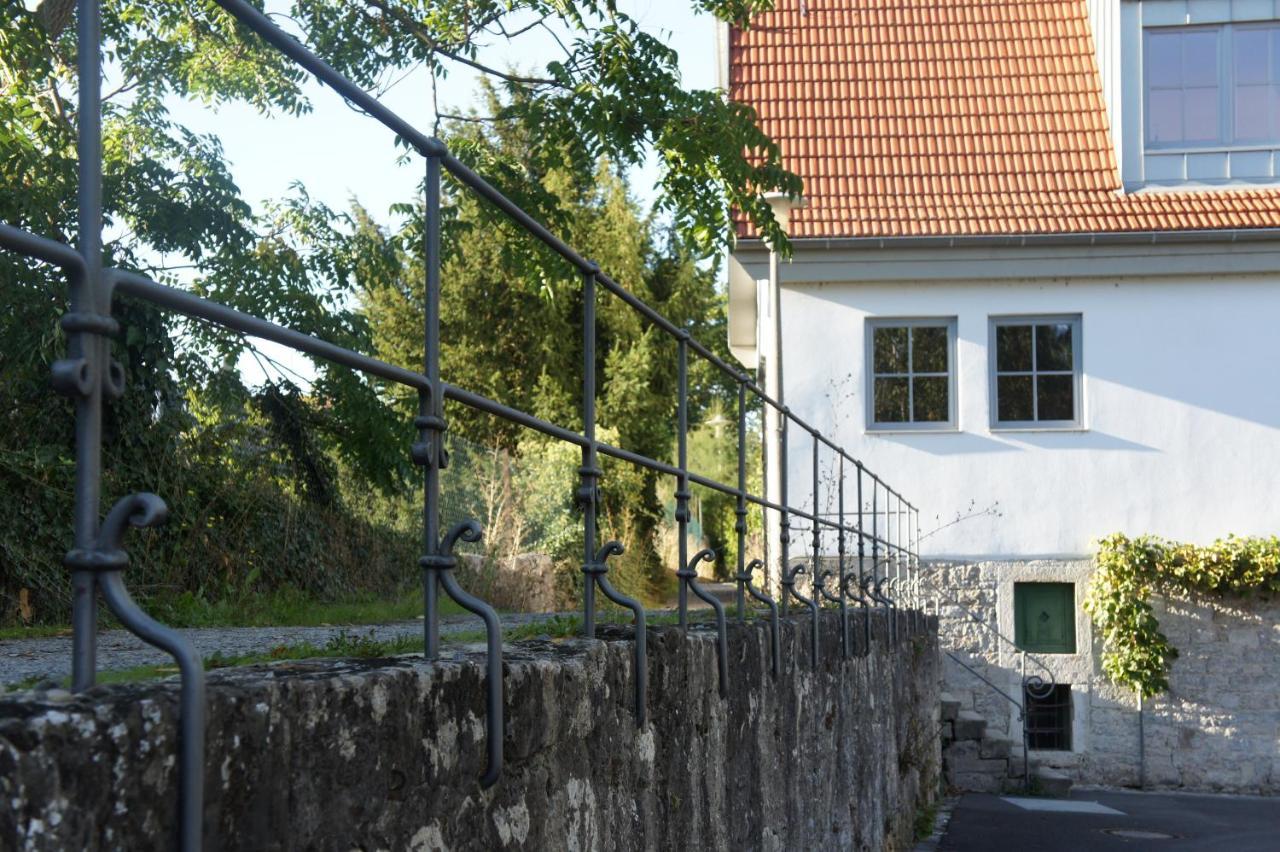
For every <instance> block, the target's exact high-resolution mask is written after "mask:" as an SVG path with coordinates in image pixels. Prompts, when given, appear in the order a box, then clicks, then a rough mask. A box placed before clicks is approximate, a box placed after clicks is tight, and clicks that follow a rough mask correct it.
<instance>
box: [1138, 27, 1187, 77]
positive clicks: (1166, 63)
mask: <svg viewBox="0 0 1280 852" xmlns="http://www.w3.org/2000/svg"><path fill="white" fill-rule="evenodd" d="M1181 41H1182V35H1181V34H1180V33H1169V32H1149V33H1147V44H1146V48H1147V85H1148V86H1159V87H1168V86H1181V85H1182V49H1181Z"/></svg>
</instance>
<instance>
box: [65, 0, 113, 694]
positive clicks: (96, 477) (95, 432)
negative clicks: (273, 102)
mask: <svg viewBox="0 0 1280 852" xmlns="http://www.w3.org/2000/svg"><path fill="white" fill-rule="evenodd" d="M99 6H100V4H99V0H80V4H79V11H78V17H79V21H78V33H77V37H78V42H77V50H78V52H79V67H78V73H79V79H78V81H77V84H78V86H79V95H78V97H79V110H78V112H77V115H76V155H77V157H78V159H79V162H78V164H77V171H78V175H77V178H78V180H79V190H78V192H79V199H78V200H79V207H80V209H79V211H78V217H79V234H78V237H77V239H78V242H79V248H80V254H81V256H82V257H83V258H84V277H83V279H81V280H78V281H75V280H73V281H72V285H71V316H77V317H82V318H85V319H86V320H89V321H87V322H82V323H81V324H80V327H79V328H74V329H73V328H68V326H67V322H66V320H67V319H68V317H64V318H63V328H64V329H66V330H67V332H68V334H69V335H70V338H71V339H70V345H69V347H68V355H69V358H68V362H69V363H72V364H74V363H75V362H77V361H81V360H82V363H83V367H82V370H83V372H84V373H85V374H86V375H87V377H88V382H87V384H86V386H85V387H82V388H80V389H79V392H77V393H76V395H75V403H76V484H75V489H76V490H75V546H76V549H79V550H89V549H92V548H93V546H94V543H95V542H96V540H97V537H98V508H99V505H100V501H101V488H102V386H103V379H104V376H105V373H106V370H107V364H106V361H107V357H108V353H109V350H108V347H107V341H106V338H105V337H104V336H103V335H104V332H105V330H106V326H107V325H108V323H109V322H110V313H111V306H110V305H109V304H106V299H105V298H104V294H103V286H102V100H101V95H102V11H101V9H100V8H99ZM104 314H105V316H104ZM93 321H99V322H100V323H101V325H100V326H99V327H97V328H94V327H93ZM55 366H56V365H55ZM56 378H57V374H56V373H55V379H56ZM96 587H97V583H96V580H95V578H94V573H93V572H92V571H89V570H85V569H83V568H80V569H76V568H73V569H72V571H71V588H72V604H71V626H72V637H71V645H72V650H71V688H72V689H74V690H76V691H77V692H79V691H81V690H85V689H88V688H89V687H91V686H93V684H94V681H95V680H96V678H97V674H96V672H97V633H98V605H97V600H96V597H95V590H96Z"/></svg>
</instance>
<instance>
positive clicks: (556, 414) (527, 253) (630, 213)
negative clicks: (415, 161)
mask: <svg viewBox="0 0 1280 852" xmlns="http://www.w3.org/2000/svg"><path fill="white" fill-rule="evenodd" d="M487 101H488V105H489V107H490V110H491V111H493V112H498V111H500V109H499V104H498V102H497V101H498V98H497V94H496V92H494V91H493V90H492V89H491V88H490V89H489V90H488V91H487ZM449 129H450V133H449V135H448V136H447V140H448V141H449V143H450V144H451V146H452V147H455V148H458V149H464V150H467V151H468V152H470V153H471V155H472V156H474V157H476V158H478V159H483V160H484V162H486V163H487V164H488V165H489V166H490V169H491V170H496V171H498V172H500V173H514V172H516V171H518V170H520V169H522V168H523V169H524V175H523V178H522V183H523V184H525V185H524V186H522V189H521V192H522V194H524V195H537V196H539V197H540V199H541V200H540V205H541V206H542V207H543V208H544V209H547V210H549V211H550V213H549V215H550V216H551V217H552V218H554V220H555V221H556V222H557V224H558V225H559V228H560V230H561V233H562V234H564V235H565V237H566V238H567V239H568V240H569V241H570V242H571V243H572V244H574V245H575V246H578V247H579V249H580V250H581V251H583V252H584V253H585V254H586V255H587V256H588V257H591V258H593V259H595V260H596V261H597V262H598V263H600V265H601V267H602V268H604V269H606V270H608V271H609V272H610V274H611V276H613V277H614V278H615V279H616V280H618V281H620V282H621V283H623V285H624V286H626V287H627V288H628V289H629V290H631V291H632V292H633V293H635V294H636V295H637V296H639V297H640V298H642V299H644V300H645V301H646V302H648V303H649V304H650V305H652V306H654V307H655V308H657V309H658V310H659V311H660V312H662V313H663V314H664V315H665V316H667V317H668V318H669V319H670V320H672V321H673V322H675V323H676V324H678V325H680V326H681V327H683V328H687V329H688V330H689V331H690V332H691V333H692V334H693V335H694V336H695V337H697V338H698V339H701V340H706V341H711V342H712V343H713V344H715V345H717V346H721V345H722V344H721V342H722V341H723V340H724V337H725V335H724V327H723V324H724V312H723V304H722V300H721V296H720V295H719V294H718V293H717V289H716V287H715V275H716V270H715V268H714V266H709V265H701V266H700V265H699V264H698V263H697V262H696V259H695V257H694V255H693V253H692V251H691V250H690V249H689V248H688V247H687V246H686V244H685V243H684V242H683V241H682V240H681V238H680V237H679V236H678V234H677V233H676V232H674V231H670V230H668V231H665V232H664V231H662V230H660V229H658V228H657V227H655V224H654V221H653V218H652V217H645V216H643V215H642V214H641V212H640V211H639V209H638V208H637V207H636V204H635V202H634V200H633V199H632V198H631V197H630V195H629V192H628V189H627V185H626V182H625V180H624V179H623V178H622V177H621V176H620V175H619V174H618V172H617V170H616V169H615V168H614V167H612V166H611V165H610V164H608V163H607V162H602V163H600V164H598V165H597V166H596V167H595V168H594V169H592V170H591V171H587V172H578V171H575V168H576V167H577V166H578V165H579V164H578V163H576V162H575V161H574V160H573V159H572V158H569V157H566V158H564V159H563V160H562V164H561V165H559V166H556V167H552V168H550V169H549V170H548V171H547V172H545V173H542V174H537V173H535V172H534V171H533V169H532V168H530V167H529V166H528V164H529V163H530V159H531V158H530V151H531V147H532V138H531V134H530V133H529V131H528V128H527V127H526V126H525V125H524V124H523V123H522V122H519V121H499V122H494V123H486V124H479V123H474V122H467V121H455V122H453V123H452V124H451V126H450V128H449ZM447 202H448V206H447V222H448V227H447V228H445V230H444V234H445V240H444V254H445V262H444V265H443V269H442V272H441V279H442V287H441V337H442V341H443V343H442V355H441V371H442V374H443V375H445V376H446V377H448V380H449V381H451V382H454V383H456V384H458V385H460V386H462V387H465V388H467V389H468V390H471V391H474V392H477V393H480V394H483V395H485V396H488V397H490V398H492V399H496V400H498V401H500V402H503V403H505V404H507V405H510V406H513V407H515V408H519V409H521V410H524V411H528V412H531V413H533V414H535V415H537V416H539V417H541V418H543V419H545V420H549V421H551V422H553V423H557V424H559V425H563V426H566V427H568V428H572V429H575V430H576V429H581V424H582V421H581V406H582V351H583V350H582V331H581V317H582V310H583V303H582V293H583V284H582V279H581V276H580V274H579V273H578V272H577V270H576V269H573V268H571V267H569V266H568V265H567V264H565V263H564V262H563V261H560V260H559V259H558V258H551V257H548V256H547V253H546V252H545V250H543V249H542V248H541V246H540V244H538V243H537V242H536V241H535V240H534V239H533V238H531V237H530V236H529V235H527V234H525V233H524V232H523V231H521V230H520V229H519V228H518V227H516V226H514V225H513V224H511V223H510V222H509V221H507V220H506V219H505V217H503V216H502V215H501V214H500V213H498V212H497V211H495V210H493V209H491V208H490V207H488V205H487V204H486V203H485V202H482V201H480V200H478V199H477V198H476V197H475V196H474V195H472V194H470V193H468V192H455V193H451V194H450V196H449V197H448V199H447ZM359 218H360V221H361V233H362V234H363V235H366V236H365V237H364V238H363V239H362V242H363V243H364V244H366V245H368V246H370V247H374V249H375V250H374V253H375V254H376V255H378V256H383V254H384V252H385V248H384V247H385V246H386V245H389V244H394V245H396V246H398V248H397V249H396V251H397V254H398V255H399V256H400V257H401V258H402V261H401V265H400V266H399V267H394V266H393V267H383V268H381V269H380V270H379V273H380V274H377V275H374V274H369V275H366V276H364V277H363V278H362V281H363V282H364V283H363V287H364V291H363V296H362V299H363V304H364V312H365V316H366V317H367V319H368V322H369V326H370V328H371V331H372V334H373V338H374V341H375V345H376V346H377V350H378V352H379V354H380V355H381V356H382V357H385V358H387V359H388V360H391V361H393V362H394V363H398V364H400V365H402V366H406V367H409V368H414V367H415V365H417V364H420V363H421V359H422V328H423V321H424V316H423V301H424V300H423V280H424V274H423V272H422V269H421V266H420V263H419V261H418V257H417V255H416V254H415V253H414V252H413V251H412V248H413V247H414V246H416V245H417V244H418V243H419V233H420V222H421V218H420V215H419V216H418V217H417V218H415V219H413V220H411V223H410V225H409V226H408V227H406V228H405V229H404V230H403V231H401V232H400V233H398V234H395V235H390V234H387V233H385V232H384V231H383V230H381V229H379V228H378V227H377V226H376V225H374V223H373V222H372V221H371V220H370V219H369V218H368V216H367V214H361V215H360V216H359ZM369 269H370V273H372V271H373V270H372V264H371V265H370V267H369ZM597 303H598V304H597V325H596V327H597V332H596V337H597V359H598V363H597V369H598V374H599V392H598V399H599V408H598V425H599V426H600V428H601V429H603V430H609V431H610V432H611V433H612V435H614V436H616V437H615V438H614V440H617V441H619V442H621V445H622V446H624V447H626V448H627V449H630V450H633V451H636V452H639V453H642V454H644V455H647V456H650V457H653V458H670V457H671V455H672V450H673V442H674V437H675V431H674V410H675V404H676V370H675V343H674V340H673V339H672V338H671V337H670V336H668V335H667V334H666V333H665V332H663V331H661V330H660V329H657V328H653V327H651V326H650V325H649V323H648V321H647V320H645V319H644V318H643V317H641V316H640V315H639V314H638V313H637V312H636V311H635V310H634V309H632V308H631V307H630V306H628V305H626V304H624V303H622V302H621V301H620V300H619V299H617V298H616V297H614V296H612V295H610V294H607V293H603V292H602V293H601V294H600V295H599V296H598V299H597ZM691 377H692V378H691V389H692V391H693V393H692V396H691V406H690V409H691V410H690V416H691V419H692V420H693V421H695V422H696V420H697V418H698V417H699V416H700V414H701V412H702V411H703V410H704V409H705V408H706V406H707V405H708V404H709V402H710V401H711V399H712V398H713V397H715V396H716V395H721V396H723V395H724V393H725V388H726V386H725V384H724V382H723V381H722V380H721V378H720V377H719V376H718V374H716V373H714V371H713V370H712V369H711V368H710V367H709V365H706V364H705V363H702V362H697V361H695V362H694V363H693V364H691ZM735 398H736V397H735ZM414 405H416V400H415V399H412V398H410V397H409V396H408V395H407V394H406V395H402V396H401V407H402V410H403V411H404V412H405V416H407V415H408V413H409V412H410V411H411V410H412V408H413V406H414ZM450 424H451V427H450V428H451V430H452V431H454V432H455V433H457V434H459V435H461V436H462V437H463V438H465V439H467V440H469V441H471V442H473V443H477V444H481V445H483V446H485V447H491V448H497V449H500V450H502V451H504V452H506V453H510V454H512V455H519V454H521V453H527V452H530V451H533V452H537V451H539V447H540V444H539V443H538V442H537V441H530V436H529V435H528V433H527V431H526V430H524V429H522V427H519V426H517V425H516V424H513V423H510V422H508V421H505V420H500V419H497V418H493V417H491V416H489V415H487V414H483V413H479V412H472V411H470V410H467V409H464V408H462V407H458V408H457V409H456V410H451V412H450ZM570 479H571V480H572V479H573V477H570ZM619 482H625V485H623V486H621V487H613V486H616V485H617V484H618V483H619ZM657 483H658V477H657V476H656V475H655V474H653V473H652V472H650V471H644V472H643V473H642V474H641V475H640V477H639V480H638V484H639V488H638V491H637V489H636V487H635V486H636V484H637V482H636V480H634V479H631V478H630V477H627V478H625V479H619V477H616V476H615V477H606V479H605V481H604V483H603V484H602V487H603V492H604V499H605V507H604V509H605V512H606V514H612V515H613V516H614V517H615V518H617V519H618V522H619V524H618V525H619V526H620V527H625V528H626V529H627V530H628V532H629V534H630V538H631V539H632V540H631V541H630V542H629V544H630V545H632V548H633V549H635V548H639V553H638V554H637V556H638V558H639V559H640V560H641V561H642V562H643V563H644V564H645V567H646V569H647V570H648V572H649V573H650V575H651V576H652V577H654V578H656V577H657V576H659V565H658V562H657V555H656V550H655V549H654V538H655V535H654V533H655V530H656V527H657V525H658V523H659V522H660V520H661V516H662V505H661V503H660V501H659V498H658V488H657ZM563 496H564V500H565V502H566V503H567V502H568V501H569V500H570V498H571V496H572V486H568V487H565V488H564V495H563Z"/></svg>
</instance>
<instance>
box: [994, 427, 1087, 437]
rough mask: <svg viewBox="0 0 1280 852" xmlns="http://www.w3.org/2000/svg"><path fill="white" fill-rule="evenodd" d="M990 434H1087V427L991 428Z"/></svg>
mask: <svg viewBox="0 0 1280 852" xmlns="http://www.w3.org/2000/svg"><path fill="white" fill-rule="evenodd" d="M989 429H990V431H991V434H993V435H999V434H1002V433H1008V432H1012V433H1017V432H1088V431H1089V427H1088V426H991V427H989Z"/></svg>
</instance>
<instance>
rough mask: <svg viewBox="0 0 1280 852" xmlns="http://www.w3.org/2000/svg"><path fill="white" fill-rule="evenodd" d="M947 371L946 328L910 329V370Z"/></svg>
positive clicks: (917, 371) (923, 371)
mask: <svg viewBox="0 0 1280 852" xmlns="http://www.w3.org/2000/svg"><path fill="white" fill-rule="evenodd" d="M946 371H947V330H946V329H945V328H913V329H911V372H913V373H945V372H946Z"/></svg>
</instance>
